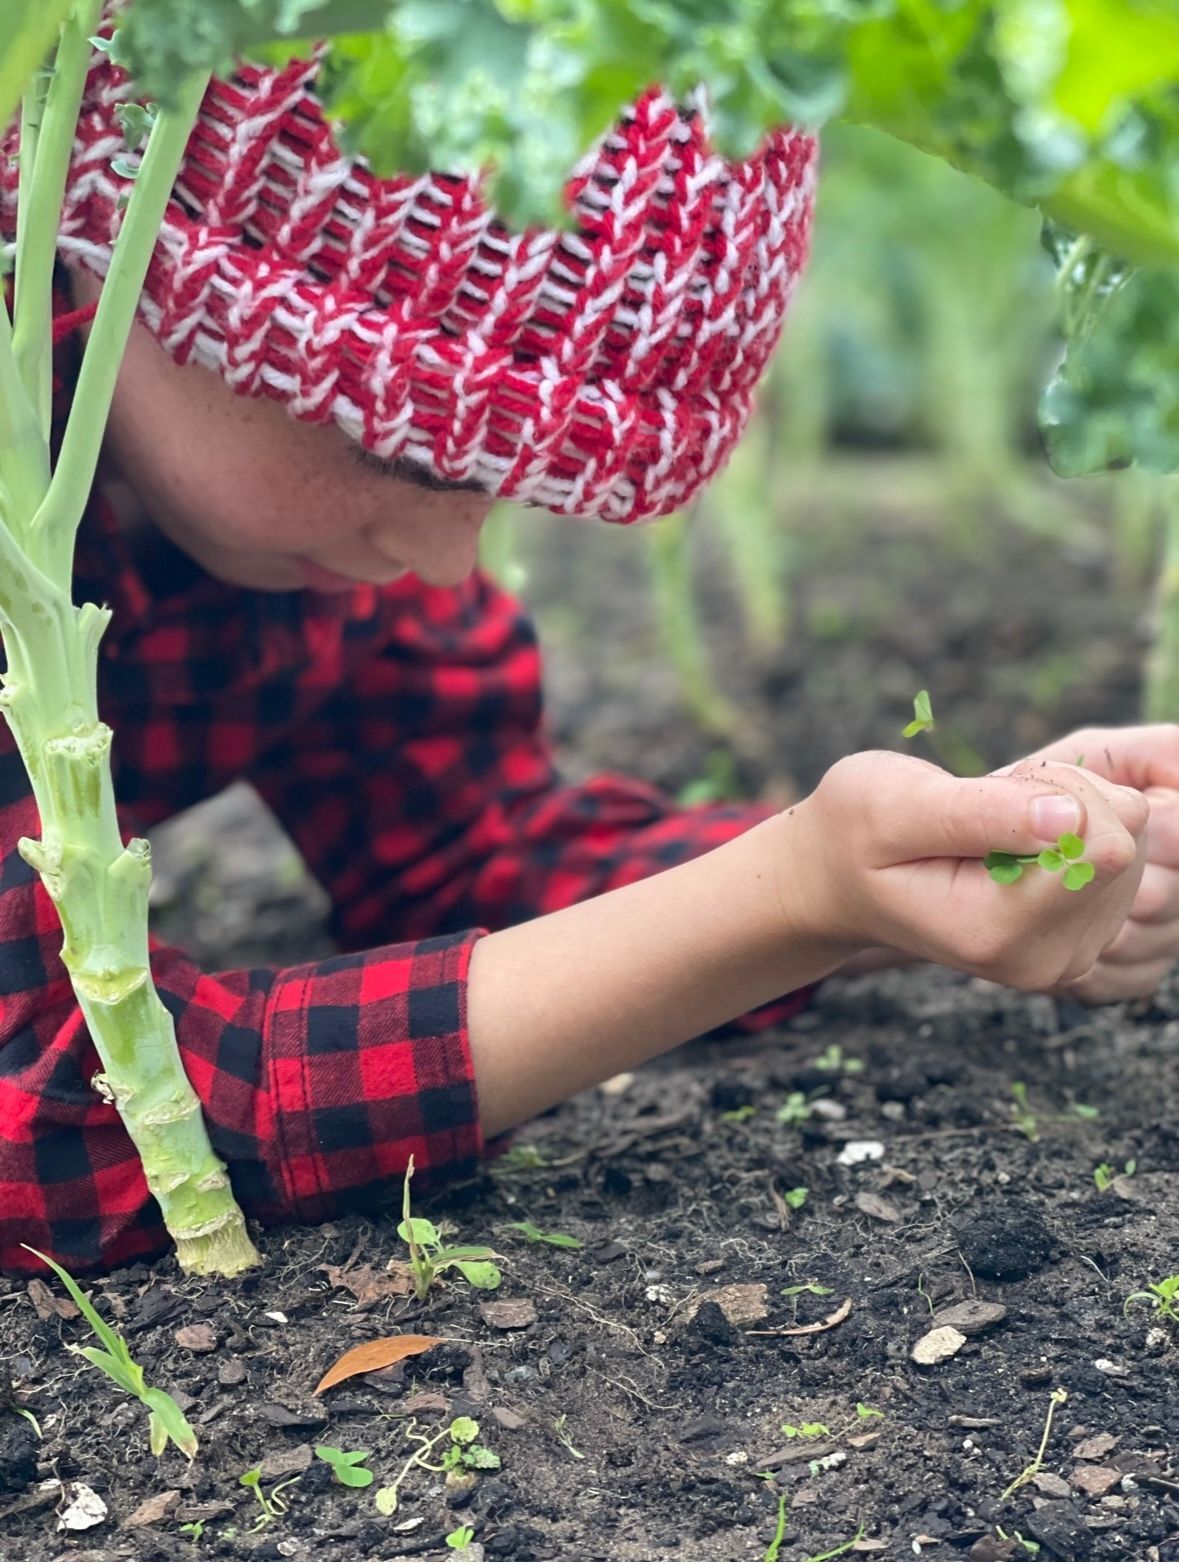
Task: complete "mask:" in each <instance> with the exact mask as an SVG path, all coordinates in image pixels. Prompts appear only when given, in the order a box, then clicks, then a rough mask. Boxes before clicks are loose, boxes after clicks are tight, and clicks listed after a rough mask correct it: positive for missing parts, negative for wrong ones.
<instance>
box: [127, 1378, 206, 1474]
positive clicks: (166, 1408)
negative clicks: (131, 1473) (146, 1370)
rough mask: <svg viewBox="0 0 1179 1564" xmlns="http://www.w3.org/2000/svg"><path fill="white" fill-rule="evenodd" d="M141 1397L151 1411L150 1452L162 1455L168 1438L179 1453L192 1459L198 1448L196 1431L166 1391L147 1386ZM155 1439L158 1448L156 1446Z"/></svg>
mask: <svg viewBox="0 0 1179 1564" xmlns="http://www.w3.org/2000/svg"><path fill="white" fill-rule="evenodd" d="M141 1399H142V1401H143V1404H144V1406H146V1407H148V1408H149V1410H150V1412H151V1418H150V1422H151V1425H152V1453H153V1454H154V1455H162V1454H163V1451H164V1446H165V1445H166V1444H167V1442H168V1440H169V1439H170V1440H171V1441H172V1443H173V1444H174V1445H175V1446H176V1448H177V1449H178V1450H179V1451H180V1453H181V1455H186V1456H187V1457H188V1459H189V1460H190V1461H191V1460H193V1459H194V1458H195V1457H196V1453H197V1450H198V1448H199V1445H198V1441H197V1436H196V1433H195V1431H194V1430H193V1427H192V1424H191V1423H190V1422H189V1421H188V1419H187V1418H186V1417H185V1415H184V1413H183V1412H182V1411H181V1410H180V1408H179V1407H178V1406H177V1405H176V1402H175V1401H174V1400H173V1399H172V1397H171V1396H170V1395H169V1394H168V1392H167V1391H166V1390H156V1389H154V1388H151V1387H149V1388H148V1389H147V1390H145V1391H144V1393H143V1396H142V1398H141ZM157 1440H158V1442H159V1448H157Z"/></svg>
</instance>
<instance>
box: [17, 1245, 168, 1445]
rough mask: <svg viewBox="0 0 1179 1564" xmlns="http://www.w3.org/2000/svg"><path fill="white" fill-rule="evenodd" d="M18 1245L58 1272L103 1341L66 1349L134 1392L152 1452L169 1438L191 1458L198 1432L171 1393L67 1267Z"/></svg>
mask: <svg viewBox="0 0 1179 1564" xmlns="http://www.w3.org/2000/svg"><path fill="white" fill-rule="evenodd" d="M21 1247H22V1248H24V1249H28V1250H29V1253H30V1254H35V1255H36V1256H37V1258H38V1260H42V1261H44V1263H45V1264H46V1265H47V1266H49V1267H50V1269H51V1270H52V1271H53V1272H54V1273H55V1274H56V1275H57V1277H58V1278H59V1279H60V1281H61V1284H62V1286H63V1287H64V1288H65V1290H66V1291H67V1292H68V1293H69V1295H70V1297H71V1298H72V1299H73V1300H74V1302H75V1303H76V1304H77V1305H78V1308H79V1309H80V1310H81V1311H82V1316H83V1318H84V1319H85V1321H86V1323H87V1325H89V1327H90V1329H91V1330H92V1331H93V1332H94V1334H95V1335H96V1336H97V1337H98V1339H99V1341H101V1342H102V1346H101V1347H75V1346H74V1345H72V1344H70V1346H69V1351H70V1352H74V1353H77V1355H78V1356H79V1357H82V1358H85V1359H87V1361H88V1362H90V1363H93V1364H94V1366H95V1368H99V1369H101V1370H102V1372H103V1373H104V1374H105V1375H106V1376H107V1378H108V1379H113V1380H114V1382H115V1384H116V1385H118V1386H119V1388H120V1390H125V1391H126V1392H127V1394H128V1395H129V1396H134V1397H135V1399H136V1400H137V1401H141V1402H142V1403H143V1405H144V1406H145V1407H146V1408H147V1411H148V1439H149V1442H150V1444H151V1453H152V1454H153V1455H157V1456H159V1455H163V1453H164V1451H165V1450H166V1449H167V1446H168V1441H169V1439H170V1440H171V1441H172V1443H173V1444H174V1445H175V1446H176V1448H177V1449H178V1450H179V1451H180V1452H181V1454H182V1455H186V1456H187V1457H188V1459H189V1460H190V1461H191V1460H192V1459H193V1457H194V1456H195V1455H196V1453H197V1436H196V1434H195V1433H194V1432H193V1429H192V1426H191V1425H190V1423H189V1422H188V1419H187V1418H186V1417H185V1416H184V1413H183V1412H182V1411H181V1410H180V1408H179V1407H178V1406H177V1405H176V1403H175V1401H173V1399H172V1397H171V1396H170V1395H169V1394H168V1392H167V1391H166V1390H157V1389H156V1388H155V1387H154V1386H153V1385H149V1384H148V1383H147V1380H146V1379H145V1377H144V1373H143V1370H142V1369H141V1368H140V1366H139V1364H138V1363H136V1361H135V1359H134V1358H133V1357H132V1356H131V1353H130V1350H129V1348H128V1346H127V1343H126V1342H125V1341H124V1340H123V1338H122V1337H121V1336H120V1335H119V1334H118V1332H117V1331H113V1330H112V1329H111V1327H110V1326H109V1325H108V1324H107V1323H106V1321H105V1320H104V1319H103V1317H102V1315H101V1314H99V1312H98V1310H97V1309H96V1308H95V1307H94V1305H93V1304H92V1303H91V1302H90V1299H89V1298H88V1297H87V1296H86V1294H85V1293H84V1292H83V1291H82V1289H81V1288H80V1287H79V1286H78V1284H77V1282H76V1281H75V1280H74V1278H73V1277H72V1276H71V1275H70V1273H69V1272H68V1271H67V1270H65V1269H64V1268H63V1267H62V1266H60V1265H58V1263H57V1261H56V1260H51V1259H50V1258H49V1256H48V1255H47V1254H42V1253H41V1251H40V1250H39V1249H32V1248H30V1247H29V1245H28V1244H22V1246H21Z"/></svg>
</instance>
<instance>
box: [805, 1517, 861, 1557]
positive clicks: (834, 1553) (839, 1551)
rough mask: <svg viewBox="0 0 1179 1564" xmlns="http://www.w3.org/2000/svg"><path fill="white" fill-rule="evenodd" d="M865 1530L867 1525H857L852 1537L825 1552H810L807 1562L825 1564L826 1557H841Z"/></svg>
mask: <svg viewBox="0 0 1179 1564" xmlns="http://www.w3.org/2000/svg"><path fill="white" fill-rule="evenodd" d="M866 1530H867V1527H866V1526H864V1525H862V1524H861V1525H859V1526H857V1527H856V1534H855V1536H854V1537H852V1538H850V1539H849V1540H848V1541H847V1542H841V1543H840V1544H839V1546H838V1547H837V1548H829V1549H828V1550H827V1552H826V1553H812V1554H811V1556H810V1558H809V1559H808V1560H807V1564H825V1561H826V1560H827V1559H841V1558H842V1557H843V1555H844V1554H845V1553H850V1552H851V1551H852V1549H853V1548H854V1547H855V1545H856V1543H857V1542H859V1541H860V1539H861V1538H862V1537H863V1535H864V1532H865V1531H866Z"/></svg>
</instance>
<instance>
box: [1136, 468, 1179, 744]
mask: <svg viewBox="0 0 1179 1564" xmlns="http://www.w3.org/2000/svg"><path fill="white" fill-rule="evenodd" d="M1159 488H1160V491H1161V493H1162V506H1163V528H1162V534H1163V538H1162V548H1163V553H1162V562H1161V567H1160V569H1159V574H1158V581H1157V584H1156V587H1155V602H1154V615H1155V635H1154V645H1153V646H1152V647H1151V649H1150V654H1149V656H1148V657H1147V659H1146V675H1145V679H1144V681H1143V692H1142V707H1143V710H1142V716H1143V720H1144V721H1146V722H1179V479H1177V478H1168V479H1166V480H1164V481H1162V482H1160V484H1159Z"/></svg>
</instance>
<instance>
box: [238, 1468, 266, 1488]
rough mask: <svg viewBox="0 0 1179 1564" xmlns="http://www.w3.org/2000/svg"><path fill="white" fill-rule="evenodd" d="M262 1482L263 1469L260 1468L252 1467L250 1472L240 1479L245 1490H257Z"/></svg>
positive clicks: (242, 1475) (244, 1473)
mask: <svg viewBox="0 0 1179 1564" xmlns="http://www.w3.org/2000/svg"><path fill="white" fill-rule="evenodd" d="M261 1481H262V1468H261V1467H260V1466H252V1467H251V1468H250V1470H249V1471H248V1472H243V1473H242V1474H241V1476H240V1477H239V1478H238V1482H239V1483H241V1485H242V1487H243V1488H256V1487H257V1486H258V1484H259V1483H260V1482H261Z"/></svg>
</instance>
